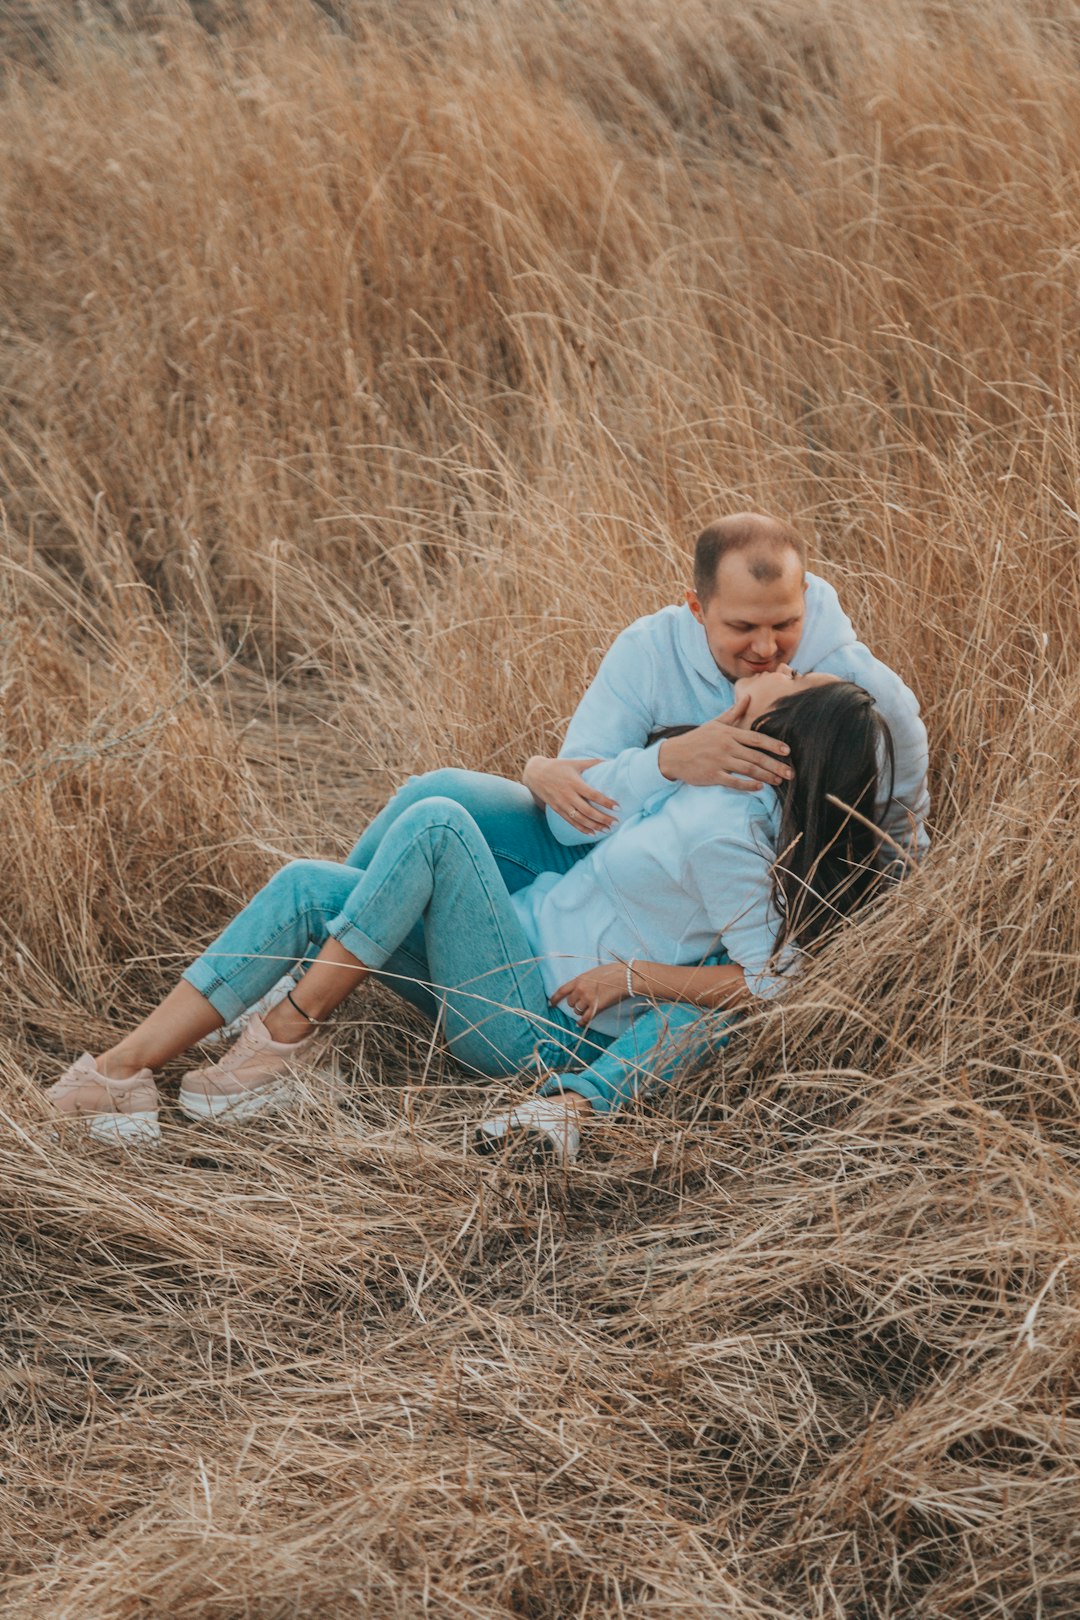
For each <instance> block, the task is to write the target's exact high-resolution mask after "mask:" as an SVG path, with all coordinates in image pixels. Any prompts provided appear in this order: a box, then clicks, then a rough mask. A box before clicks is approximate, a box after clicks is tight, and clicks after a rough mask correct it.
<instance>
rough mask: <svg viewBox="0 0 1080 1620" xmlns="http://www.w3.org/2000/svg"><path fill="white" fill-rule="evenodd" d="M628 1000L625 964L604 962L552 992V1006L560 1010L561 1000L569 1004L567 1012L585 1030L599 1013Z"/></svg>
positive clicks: (587, 969) (568, 980)
mask: <svg viewBox="0 0 1080 1620" xmlns="http://www.w3.org/2000/svg"><path fill="white" fill-rule="evenodd" d="M626 999H627V992H626V968H625V967H624V966H623V964H622V963H621V962H604V963H602V964H601V966H600V967H594V968H586V970H585V972H584V973H579V974H578V976H577V978H576V979H567V981H566V983H565V984H560V986H559V988H558V989H557V990H556V991H554V992H553V993H552V996H551V1005H552V1006H553V1007H557V1006H558V1004H559V1002H560V1001H565V1002H566V1010H567V1012H568V1013H572V1014H573V1016H574V1017H575V1018H576V1019H577V1021H578V1023H579V1024H581V1025H582V1027H584V1026H585V1025H586V1024H591V1023H592V1021H593V1019H594V1018H595V1017H596V1015H597V1013H602V1012H603V1011H604V1010H605V1008H607V1007H614V1006H615V1004H616V1002H619V1001H625V1000H626Z"/></svg>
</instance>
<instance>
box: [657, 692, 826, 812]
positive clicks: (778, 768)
mask: <svg viewBox="0 0 1080 1620" xmlns="http://www.w3.org/2000/svg"><path fill="white" fill-rule="evenodd" d="M749 703H750V699H749V698H748V697H743V698H740V699H739V701H738V702H737V703H734V704H733V705H732V706H731V708H730V709H728V710H727V711H726V713H724V714H721V715H718V716H717V718H716V719H715V720H706V722H705V724H704V725H703V726H696V727H695V728H694V730H693V731H684V732H683V734H682V736H681V737H668V738H667V739H666V741H664V742H662V743H661V744H660V753H659V756H658V762H659V765H660V772H661V775H663V776H666V777H667V779H668V781H669V782H691V783H693V785H694V786H695V787H715V786H717V785H719V786H720V787H729V788H738V790H739V792H740V793H756V792H757V791H758V789H759V788H760V787H761V785H762V783H765V784H766V786H768V787H776V786H777V785H778V784H779V783H780V782H784V781H788V780H790V778H791V777H793V776H794V775H795V772H794V771H793V770H792V768H791V766H790V765H788V764H786V763H785V760H784V756H785V755H786V754H788V753H789V752H790V750H789V748H788V746H787V744H786V743H782V742H777V741H776V739H775V738H774V737H766V736H765V735H764V734H763V733H762V732H760V731H744V730H742V729H741V728H740V726H739V721H740V720H741V719H742V718H743V716H744V715H745V713H746V710H747V708H748V706H749Z"/></svg>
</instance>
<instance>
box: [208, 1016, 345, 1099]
mask: <svg viewBox="0 0 1080 1620" xmlns="http://www.w3.org/2000/svg"><path fill="white" fill-rule="evenodd" d="M314 1039H315V1036H314V1035H305V1036H304V1039H303V1040H302V1041H291V1042H288V1043H286V1042H285V1041H274V1040H271V1038H270V1036H269V1035H268V1034H267V1031H266V1025H265V1024H264V1023H263V1021H262V1019H261V1018H260V1017H259V1015H258V1014H257V1013H256V1014H255V1016H254V1017H253V1018H252V1019H251V1020H250V1022H249V1023H248V1024H247V1026H246V1028H245V1029H244V1030H243V1031H242V1033H241V1034H240V1035H239V1037H238V1038H237V1039H236V1040H235V1041H234V1042H233V1044H232V1046H230V1048H229V1050H228V1051H227V1052H226V1053H225V1056H224V1057H223V1058H221V1059H220V1060H219V1061H218V1062H217V1063H210V1064H208V1065H207V1066H206V1067H205V1068H203V1069H190V1070H189V1071H188V1073H187V1074H185V1076H184V1078H183V1080H182V1081H181V1082H180V1097H179V1102H180V1107H181V1108H182V1109H183V1111H184V1113H185V1114H186V1115H187V1117H188V1119H215V1120H218V1121H220V1122H221V1123H222V1124H226V1123H227V1124H230V1125H231V1124H237V1125H239V1124H242V1123H243V1121H244V1120H246V1119H251V1118H252V1117H253V1116H254V1115H255V1114H263V1113H267V1114H273V1113H277V1112H278V1111H279V1110H280V1109H281V1108H284V1107H287V1106H288V1104H289V1102H290V1101H291V1098H292V1087H291V1086H290V1084H289V1071H290V1068H291V1066H292V1064H293V1063H294V1062H295V1060H296V1059H297V1058H298V1057H299V1056H300V1054H301V1052H303V1051H305V1050H306V1049H307V1047H309V1046H310V1045H311V1043H312V1041H313V1040H314Z"/></svg>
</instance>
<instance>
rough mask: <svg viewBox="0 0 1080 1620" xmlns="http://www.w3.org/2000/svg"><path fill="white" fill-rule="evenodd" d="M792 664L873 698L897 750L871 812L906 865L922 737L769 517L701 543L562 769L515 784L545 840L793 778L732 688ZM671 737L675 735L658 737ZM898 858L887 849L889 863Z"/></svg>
mask: <svg viewBox="0 0 1080 1620" xmlns="http://www.w3.org/2000/svg"><path fill="white" fill-rule="evenodd" d="M788 664H790V665H793V666H794V667H795V668H796V669H797V670H798V671H799V672H800V674H809V673H810V672H824V673H827V674H831V675H837V676H839V677H841V679H843V680H848V681H854V682H855V683H856V684H857V685H859V686H862V687H864V688H865V689H866V690H867V691H868V692H869V693H870V694H871V696H872V697H873V698H874V699H875V702H876V704H877V707H878V709H879V711H880V712H881V714H882V715H883V716H884V718H885V720H886V721H887V722H888V725H889V728H890V731H891V732H892V736H893V743H894V747H895V753H896V761H895V777H894V782H893V792H892V797H891V799H890V800H889V802H888V803H885V802H884V801H883V802H882V803H881V804H880V805H879V807H878V811H879V815H880V816H881V819H882V821H883V825H884V827H885V830H886V832H887V834H888V835H889V838H890V839H891V840H892V841H893V844H894V845H899V846H900V847H901V848H902V849H903V850H904V851H906V852H907V853H908V854H909V855H911V856H912V857H915V858H917V857H918V856H919V855H920V854H921V853H922V852H923V851H924V850H925V849H926V847H927V842H928V840H927V836H926V831H925V825H924V824H925V819H926V813H927V810H928V808H929V799H928V796H927V791H926V770H927V739H926V729H925V727H924V725H923V723H922V720H921V718H920V716H919V705H918V703H917V702H916V699H915V697H914V695H913V693H912V692H910V691H909V689H908V688H907V687H906V686H905V685H904V683H903V681H901V680H900V678H899V676H898V675H896V674H894V672H893V671H892V670H891V669H889V668H888V667H887V666H886V665H885V664H883V663H881V662H880V660H879V659H877V658H875V657H874V656H873V654H872V653H871V652H870V651H869V649H868V648H866V647H864V646H863V645H862V643H861V642H860V641H858V640H857V638H856V635H855V632H854V630H853V629H852V626H851V622H850V620H849V619H848V617H847V615H846V614H845V613H844V611H843V609H842V608H841V606H840V603H839V601H838V599H837V596H836V592H835V591H834V590H833V588H832V586H831V585H828V584H826V582H825V581H824V580H822V579H818V578H817V577H816V576H815V575H813V574H807V573H806V571H805V563H804V553H803V547H802V541H801V539H800V537H799V535H798V534H797V533H796V531H795V530H794V529H792V528H791V527H790V526H789V525H788V524H786V523H781V522H780V521H778V520H777V519H776V518H771V517H763V516H758V515H756V514H753V513H747V512H744V513H739V514H737V515H735V516H733V517H727V518H721V519H720V520H719V522H716V523H712V524H710V525H709V527H708V528H707V529H705V530H704V531H703V533H702V534H701V535H699V537H698V541H697V545H696V547H695V553H694V585H693V589H691V590H689V591H687V593H686V603H685V605H684V606H681V607H668V608H662V609H661V610H660V612H659V613H652V614H649V615H647V616H646V617H645V618H642V619H638V620H636V621H635V623H634V624H632V625H630V626H629V628H628V629H626V630H624V631H623V632H622V634H621V635H619V636H618V637H617V638H616V640H615V642H614V644H613V646H612V647H611V649H610V651H609V652H608V653H607V655H606V657H605V658H604V660H603V662H602V663H601V665H600V669H599V671H598V672H597V675H596V679H595V680H594V681H593V683H592V685H591V686H590V687H589V689H588V691H587V692H586V693H585V696H584V697H583V698H582V700H581V702H580V704H579V705H578V708H577V712H576V713H575V715H574V718H573V719H572V721H571V722H570V727H569V729H568V731H567V734H566V738H565V741H564V743H563V747H562V749H561V751H560V755H559V758H558V760H550V759H544V758H542V757H539V756H538V757H536V758H534V759H531V760H530V761H529V763H528V765H527V766H526V770H525V776H524V780H525V783H526V785H527V786H528V787H529V789H530V791H531V792H532V793H533V795H534V797H535V798H536V799H537V800H538V801H539V802H540V803H541V804H543V805H544V807H545V808H546V810H547V820H548V827H549V830H550V831H551V833H552V835H553V836H554V837H555V838H556V839H557V840H558V841H559V842H560V843H563V844H566V845H569V846H579V845H581V844H584V843H591V842H594V841H595V840H596V839H597V838H599V837H602V836H603V835H604V834H605V833H606V832H608V831H609V830H610V829H611V827H613V826H614V825H615V824H616V822H617V821H619V820H622V819H624V818H625V817H628V816H630V815H633V814H634V813H636V812H637V811H639V810H641V809H642V808H644V806H645V805H646V804H647V803H648V802H649V801H650V800H651V799H652V798H653V797H654V796H655V795H657V794H661V793H666V792H669V791H671V786H672V783H678V782H689V783H694V784H696V785H699V786H705V785H710V784H714V783H720V784H722V785H724V786H726V787H729V788H735V789H738V790H739V791H744V792H759V791H760V790H761V787H762V785H773V786H775V785H777V784H778V783H779V782H780V781H781V780H783V778H784V777H785V776H789V775H790V774H791V772H790V767H789V766H787V765H786V764H785V763H784V760H783V755H784V753H785V752H786V750H785V749H784V746H783V744H781V743H777V742H774V741H773V740H772V739H771V738H769V737H764V736H762V735H761V734H760V733H758V732H753V731H749V730H743V729H742V728H741V727H740V725H739V721H740V719H741V717H742V715H743V713H744V712H745V709H746V702H747V698H746V696H745V694H744V695H743V696H742V697H740V696H739V694H738V693H737V692H736V688H735V682H736V681H740V680H745V679H746V678H747V677H753V676H755V675H761V674H765V673H769V672H773V671H775V670H777V669H779V668H781V667H783V666H785V665H788ZM669 728H679V729H680V731H681V735H676V736H667V737H663V736H661V737H657V733H663V732H664V731H666V730H668V729H669ZM884 858H885V860H886V861H887V862H891V861H894V860H896V859H897V851H896V849H895V848H891V849H887V850H886V851H885V852H884Z"/></svg>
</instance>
